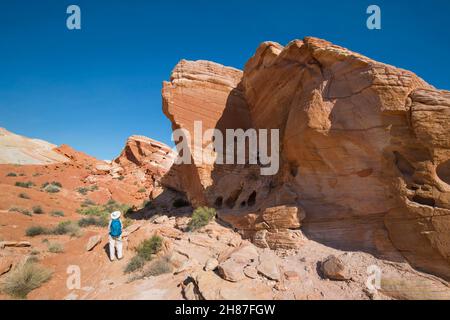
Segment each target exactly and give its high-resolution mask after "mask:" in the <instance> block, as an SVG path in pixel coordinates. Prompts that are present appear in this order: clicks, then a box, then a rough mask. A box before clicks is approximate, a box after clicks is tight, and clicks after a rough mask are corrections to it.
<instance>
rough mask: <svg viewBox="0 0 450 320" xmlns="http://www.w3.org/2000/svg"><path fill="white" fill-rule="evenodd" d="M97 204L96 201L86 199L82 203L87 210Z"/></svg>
mask: <svg viewBox="0 0 450 320" xmlns="http://www.w3.org/2000/svg"><path fill="white" fill-rule="evenodd" d="M95 205H96V203H95V202H94V201H92V200H91V199H85V200H84V201H83V202H82V203H81V207H83V208H85V207H89V206H95Z"/></svg>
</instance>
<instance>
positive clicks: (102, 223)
mask: <svg viewBox="0 0 450 320" xmlns="http://www.w3.org/2000/svg"><path fill="white" fill-rule="evenodd" d="M108 224H109V221H108V219H107V218H106V217H104V216H103V217H99V218H96V217H87V218H81V219H80V220H78V225H79V226H80V227H81V228H85V227H89V226H97V227H102V228H104V227H107V226H108Z"/></svg>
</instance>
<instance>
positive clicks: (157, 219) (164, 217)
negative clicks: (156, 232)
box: [153, 215, 169, 224]
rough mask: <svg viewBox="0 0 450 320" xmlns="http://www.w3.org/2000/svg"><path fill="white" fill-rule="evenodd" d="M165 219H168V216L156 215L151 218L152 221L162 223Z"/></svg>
mask: <svg viewBox="0 0 450 320" xmlns="http://www.w3.org/2000/svg"><path fill="white" fill-rule="evenodd" d="M167 221H169V217H167V216H165V215H164V216H159V217H157V218H156V219H155V220H153V223H155V224H163V223H166V222H167Z"/></svg>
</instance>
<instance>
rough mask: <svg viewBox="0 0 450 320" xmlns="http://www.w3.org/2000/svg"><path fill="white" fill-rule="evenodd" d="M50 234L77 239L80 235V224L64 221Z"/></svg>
mask: <svg viewBox="0 0 450 320" xmlns="http://www.w3.org/2000/svg"><path fill="white" fill-rule="evenodd" d="M50 233H51V234H56V235H64V234H69V235H70V236H72V237H76V236H79V235H80V228H79V227H78V224H76V223H74V222H72V221H63V222H60V223H59V224H58V225H57V226H56V227H55V228H54V229H52V230H51V232H50Z"/></svg>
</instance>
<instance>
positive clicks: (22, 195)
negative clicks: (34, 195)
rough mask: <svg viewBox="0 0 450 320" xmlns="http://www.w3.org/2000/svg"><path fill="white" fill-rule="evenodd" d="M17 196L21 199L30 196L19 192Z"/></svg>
mask: <svg viewBox="0 0 450 320" xmlns="http://www.w3.org/2000/svg"><path fill="white" fill-rule="evenodd" d="M19 198H22V199H30V196H29V195H27V194H26V193H23V192H22V193H20V194H19Z"/></svg>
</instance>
